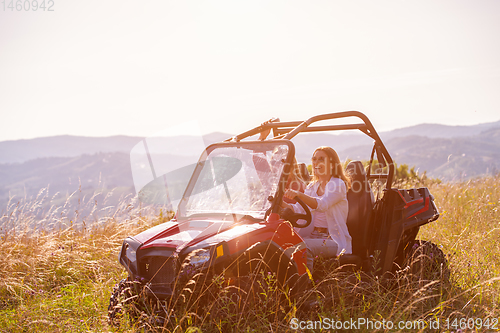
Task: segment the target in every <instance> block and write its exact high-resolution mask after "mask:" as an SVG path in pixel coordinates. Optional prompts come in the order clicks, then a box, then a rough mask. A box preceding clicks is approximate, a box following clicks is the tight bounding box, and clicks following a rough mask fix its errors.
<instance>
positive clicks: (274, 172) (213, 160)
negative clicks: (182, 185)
mask: <svg viewBox="0 0 500 333" xmlns="http://www.w3.org/2000/svg"><path fill="white" fill-rule="evenodd" d="M208 151H209V153H208V155H207V156H206V159H205V160H204V161H201V162H200V163H198V165H197V167H196V170H195V172H194V174H193V178H192V179H191V181H190V183H189V185H188V188H187V190H186V194H185V195H184V198H183V199H182V201H181V203H180V205H179V212H178V217H179V218H183V217H191V216H193V215H201V216H204V217H210V216H213V215H215V216H217V218H224V219H239V218H241V216H244V215H249V216H251V217H253V218H256V219H263V218H264V216H265V213H266V210H268V209H269V208H270V207H271V204H272V202H271V200H270V199H272V198H273V197H274V196H275V193H276V191H277V189H278V184H279V180H280V176H281V173H282V171H283V167H284V165H285V161H286V159H287V156H288V152H289V148H288V146H287V145H286V144H284V143H281V144H277V143H269V142H266V143H253V144H249V143H246V144H245V145H240V146H230V147H216V148H215V149H213V150H210V149H208ZM221 215H223V216H221ZM238 215H240V216H239V217H238Z"/></svg>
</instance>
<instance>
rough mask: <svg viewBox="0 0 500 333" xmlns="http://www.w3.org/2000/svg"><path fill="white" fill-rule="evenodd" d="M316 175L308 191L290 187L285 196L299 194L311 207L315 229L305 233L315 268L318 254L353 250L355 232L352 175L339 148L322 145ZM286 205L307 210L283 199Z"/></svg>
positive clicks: (309, 259)
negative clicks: (350, 226)
mask: <svg viewBox="0 0 500 333" xmlns="http://www.w3.org/2000/svg"><path fill="white" fill-rule="evenodd" d="M312 168H313V176H312V180H311V182H310V183H309V185H308V187H307V188H306V190H305V192H304V193H301V192H300V191H295V190H293V189H288V190H287V191H286V192H285V198H288V199H292V198H294V197H298V198H299V199H301V200H302V201H304V203H305V204H306V205H307V206H308V207H309V208H310V209H311V214H312V222H311V224H312V225H313V227H314V229H313V231H312V232H311V234H310V235H308V236H304V237H303V238H304V242H305V243H306V246H307V266H308V268H309V270H310V271H311V272H312V270H313V263H314V258H316V257H317V256H323V257H325V258H327V257H335V256H338V255H339V254H341V253H346V254H349V253H352V245H351V236H350V235H349V230H348V229H347V224H346V221H347V213H348V210H349V207H348V203H347V191H348V189H349V187H350V179H349V178H348V176H347V175H346V174H345V173H344V169H343V167H342V164H341V163H340V159H339V156H338V154H337V152H336V151H335V150H334V149H333V148H330V147H319V148H317V149H316V150H315V151H314V154H313V157H312ZM282 207H283V208H290V209H293V210H294V211H295V212H297V213H299V212H300V213H303V208H302V207H301V206H300V205H299V204H294V205H291V204H288V203H286V202H283V203H282Z"/></svg>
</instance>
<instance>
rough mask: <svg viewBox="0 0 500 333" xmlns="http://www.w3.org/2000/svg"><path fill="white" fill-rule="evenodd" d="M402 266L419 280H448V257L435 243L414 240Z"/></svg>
mask: <svg viewBox="0 0 500 333" xmlns="http://www.w3.org/2000/svg"><path fill="white" fill-rule="evenodd" d="M404 267H405V268H406V269H407V270H408V272H409V273H411V274H412V275H413V276H414V277H417V278H418V279H419V280H425V281H436V280H439V281H441V282H449V279H450V269H449V267H448V259H447V258H446V255H445V254H444V252H443V251H442V250H441V249H440V248H439V246H437V245H436V244H434V243H432V242H429V241H424V240H418V239H417V240H415V241H414V242H413V245H412V247H411V248H410V249H409V255H408V256H407V258H406V260H405V265H404Z"/></svg>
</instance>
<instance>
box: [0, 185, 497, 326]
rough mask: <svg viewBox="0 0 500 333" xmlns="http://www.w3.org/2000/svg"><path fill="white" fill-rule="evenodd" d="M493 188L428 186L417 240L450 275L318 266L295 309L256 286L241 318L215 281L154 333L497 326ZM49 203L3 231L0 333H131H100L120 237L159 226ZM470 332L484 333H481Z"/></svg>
mask: <svg viewBox="0 0 500 333" xmlns="http://www.w3.org/2000/svg"><path fill="white" fill-rule="evenodd" d="M499 188H500V177H491V178H481V179H477V180H472V181H468V182H461V183H442V184H436V183H435V184H432V185H431V193H432V194H433V195H434V196H435V199H436V203H437V205H438V207H439V210H440V212H441V217H440V218H439V220H437V221H436V222H434V223H431V224H429V225H426V226H425V227H423V228H422V229H421V231H420V233H419V236H418V238H419V239H425V240H429V241H432V242H433V243H435V244H436V245H437V248H438V249H441V250H442V251H443V252H444V254H445V255H446V259H447V260H448V261H449V267H448V269H449V271H448V270H447V267H445V266H440V265H437V266H434V272H433V273H432V274H427V273H426V272H425V271H424V270H425V269H427V268H426V267H427V266H426V265H428V264H429V263H430V264H431V265H432V263H433V262H435V259H436V258H433V257H432V258H430V257H427V259H425V260H427V261H425V260H424V261H419V263H420V265H419V263H418V262H417V263H416V264H415V265H414V266H412V267H409V268H406V269H404V270H402V271H400V272H398V273H397V274H395V275H394V276H389V277H374V276H368V275H363V274H360V273H346V272H341V271H339V270H338V268H337V264H336V263H335V262H334V261H324V262H322V263H320V266H322V269H321V270H320V271H319V272H320V273H321V274H319V275H318V274H315V276H314V277H313V281H312V285H311V288H310V290H309V291H308V292H307V293H306V294H304V295H302V296H301V297H299V298H298V299H296V300H291V299H289V298H287V297H286V296H287V292H286V291H285V290H281V289H280V288H278V287H277V286H276V284H275V283H274V282H273V277H272V275H269V276H268V275H265V276H262V277H260V278H259V282H260V284H259V285H260V286H262V289H261V290H260V296H259V297H261V298H260V299H259V301H258V303H257V304H256V305H255V306H252V307H249V308H247V309H245V310H244V312H240V313H234V312H231V310H234V309H235V308H234V303H233V302H234V300H233V299H232V298H231V297H230V294H229V293H228V292H229V290H228V288H227V287H226V286H227V284H224V281H222V282H221V278H222V277H216V278H215V279H214V283H220V285H219V289H218V297H215V298H213V299H212V300H211V301H207V300H205V302H209V303H207V304H203V306H204V307H203V309H205V310H206V311H205V312H202V313H201V314H200V313H194V308H185V309H184V310H183V311H184V312H183V313H181V314H179V315H178V318H182V320H178V321H175V320H174V321H173V322H171V323H170V324H169V325H168V326H166V327H165V328H163V329H158V330H160V331H166V332H168V331H170V332H171V331H175V332H186V331H189V330H191V331H197V330H198V329H199V330H201V331H203V332H230V331H235V332H236V331H237V332H240V331H250V332H251V331H255V332H262V331H273V332H284V331H294V330H293V329H292V325H291V323H292V322H291V320H292V319H293V318H297V320H304V321H307V320H309V321H316V320H319V319H320V318H322V319H325V318H331V319H335V320H349V319H351V318H353V319H357V318H366V319H371V320H379V321H382V320H385V321H392V322H394V323H398V322H400V321H419V320H420V321H426V322H429V321H431V320H439V321H440V325H441V326H440V329H439V331H450V332H451V331H457V329H459V328H460V326H448V327H446V326H445V325H446V323H448V324H449V325H452V324H453V321H454V320H455V319H458V320H459V319H463V318H465V319H469V318H474V319H477V318H479V319H482V320H486V319H490V320H492V319H494V318H499V317H500V309H499V304H500V285H499V281H498V279H500V266H499V260H500V259H499V258H500V245H499V244H500V242H498V236H499V228H500V226H499V225H500V214H499V213H498V209H500V193H499V192H500V190H498V189H499ZM95 199H96V197H90V198H88V200H82V201H81V205H83V206H84V205H87V208H89V207H91V206H92V205H93V204H94V203H95ZM50 200H51V198H50V197H48V196H47V195H46V194H44V193H41V194H40V196H39V197H38V198H35V199H33V200H31V201H27V202H23V201H21V202H19V203H17V202H11V203H10V204H9V207H8V208H7V210H6V211H5V212H4V213H3V215H2V217H1V219H0V237H1V239H0V331H2V332H48V331H51V332H87V331H127V332H129V331H131V332H132V331H137V328H138V327H139V326H141V325H139V324H134V323H133V322H131V321H128V320H127V318H125V319H124V320H123V321H122V325H121V326H120V327H118V328H113V327H110V326H108V324H107V306H108V300H109V296H110V293H111V291H112V289H113V286H114V285H115V283H116V282H118V281H119V280H120V279H122V278H124V277H126V273H125V271H124V269H123V268H122V267H121V266H120V265H119V264H118V262H117V256H118V251H119V248H120V245H121V243H122V241H123V239H124V238H125V237H126V236H127V235H133V234H136V233H138V232H140V231H142V230H144V229H146V228H149V227H150V226H152V225H154V224H157V223H160V222H162V221H164V220H165V218H164V217H163V216H159V215H158V212H157V211H156V212H155V211H151V210H149V208H144V207H141V206H140V205H139V204H138V203H137V202H136V201H134V199H133V198H124V199H123V200H122V204H121V205H119V206H118V207H108V208H106V209H105V210H102V211H94V212H93V213H92V214H91V215H88V216H80V215H78V213H77V212H76V211H75V209H74V208H71V207H69V206H65V205H61V206H59V207H55V206H54V207H52V206H50ZM48 203H49V205H47V204H48ZM90 211H92V209H90ZM40 217H41V219H40ZM432 255H435V254H431V256H432ZM441 259H442V258H441ZM422 263H423V264H422ZM217 281H219V282H217ZM455 323H456V324H457V325H460V321H456V322H455ZM143 326H144V325H143ZM145 326H146V327H152V326H154V325H152V324H151V323H150V324H149V325H145ZM497 328H499V329H500V324H499V325H498V326H497ZM474 329H476V330H477V331H486V328H485V327H484V326H482V327H479V326H475V327H474ZM467 330H468V329H467V328H465V329H464V330H463V331H467ZM358 331H360V332H371V331H377V329H370V328H366V327H364V328H360V329H358ZM378 331H406V332H409V331H411V332H414V331H421V332H427V331H429V328H428V327H427V328H417V329H411V330H409V329H408V330H407V329H402V330H399V329H392V330H389V329H383V328H382V329H379V330H378ZM469 331H470V330H469Z"/></svg>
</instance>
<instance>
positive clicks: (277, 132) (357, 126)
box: [225, 111, 394, 189]
mask: <svg viewBox="0 0 500 333" xmlns="http://www.w3.org/2000/svg"><path fill="white" fill-rule="evenodd" d="M349 117H355V118H358V119H360V120H361V121H362V123H359V122H358V123H348V124H338V125H317V124H315V123H317V122H320V121H325V120H334V119H343V118H349ZM269 129H271V130H272V131H273V136H274V137H273V138H271V139H269V140H277V139H282V140H291V139H292V138H294V137H295V136H297V134H299V133H306V132H328V131H344V130H359V131H361V132H362V133H364V134H366V135H367V136H369V137H370V138H372V139H373V140H374V144H373V149H372V152H371V156H370V163H369V165H368V170H367V171H366V174H367V177H368V179H370V180H381V181H382V180H385V188H386V189H390V188H391V187H392V182H393V179H394V163H393V160H392V157H391V155H390V154H389V152H388V151H387V148H386V147H385V145H384V143H383V142H382V139H381V138H380V136H379V135H378V133H377V131H376V130H375V128H374V127H373V125H372V123H371V122H370V120H369V119H368V117H366V116H365V115H364V114H363V113H361V112H359V111H344V112H335V113H327V114H322V115H318V116H314V117H311V118H309V119H307V120H305V121H288V122H278V121H276V122H270V123H268V124H263V125H260V126H257V127H255V128H253V129H251V130H248V131H246V132H243V133H241V134H238V135H235V136H233V137H232V138H229V139H227V140H225V142H240V141H242V140H244V139H247V138H249V137H251V136H254V135H256V134H259V133H261V132H263V131H266V130H269ZM375 157H376V159H377V160H376V162H377V163H375V164H374V161H375V160H374V158H375ZM376 164H378V165H379V166H381V167H382V169H386V170H387V173H381V172H380V171H378V169H379V168H376V169H375V167H374V166H375V165H376ZM374 169H375V170H374ZM372 171H375V172H376V173H374V172H372Z"/></svg>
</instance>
